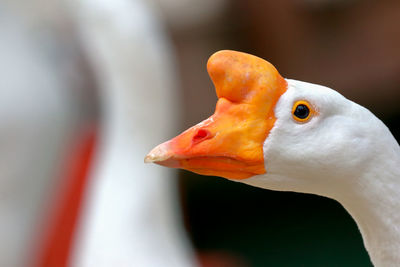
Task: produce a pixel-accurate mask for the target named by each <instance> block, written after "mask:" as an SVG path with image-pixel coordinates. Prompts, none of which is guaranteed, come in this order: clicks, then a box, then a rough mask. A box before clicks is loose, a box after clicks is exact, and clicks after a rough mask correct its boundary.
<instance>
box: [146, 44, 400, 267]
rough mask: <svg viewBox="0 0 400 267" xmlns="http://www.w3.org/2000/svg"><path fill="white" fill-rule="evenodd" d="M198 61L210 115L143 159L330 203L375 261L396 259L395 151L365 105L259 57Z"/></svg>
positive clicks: (399, 245) (231, 54)
mask: <svg viewBox="0 0 400 267" xmlns="http://www.w3.org/2000/svg"><path fill="white" fill-rule="evenodd" d="M207 69H208V72H209V75H210V77H211V79H212V80H213V83H214V85H215V88H216V92H217V96H218V102H217V105H216V110H215V113H214V114H213V115H212V116H211V117H210V118H208V119H207V120H205V121H203V122H201V123H199V124H197V125H195V126H193V127H192V128H190V129H188V130H186V131H185V132H183V133H182V134H180V135H179V136H177V137H175V138H173V139H171V140H170V141H167V142H165V143H163V144H161V145H159V146H157V147H156V148H154V149H153V150H152V151H151V152H150V153H149V154H148V155H147V156H146V158H145V162H154V163H157V164H160V165H163V166H167V167H173V168H182V169H186V170H190V171H193V172H196V173H199V174H204V175H214V176H221V177H225V178H227V179H231V180H233V181H240V182H243V183H246V184H249V185H253V186H256V187H261V188H266V189H272V190H281V191H296V192H304V193H312V194H317V195H322V196H326V197H329V198H332V199H335V200H337V201H339V202H340V203H341V204H342V205H343V206H344V207H345V208H346V210H347V211H348V212H349V213H350V214H351V215H352V216H353V218H354V219H355V221H356V223H357V225H358V227H359V229H360V231H361V234H362V236H363V240H364V244H365V247H366V249H367V250H368V252H369V255H370V257H371V260H372V262H373V264H374V265H375V266H398V265H399V264H400V253H399V251H400V215H399V213H398V212H397V211H398V209H399V208H400V168H399V166H400V149H399V145H398V143H397V142H396V140H395V139H394V137H393V136H392V134H391V133H390V131H389V130H388V128H387V127H386V126H385V125H384V124H383V123H382V122H381V121H380V120H379V119H377V118H376V117H375V116H374V115H373V114H372V113H371V112H370V111H368V110H367V109H365V108H364V107H362V106H360V105H358V104H356V103H354V102H352V101H350V100H348V99H346V98H345V97H343V96H342V95H340V94H339V93H337V92H336V91H334V90H332V89H330V88H327V87H324V86H321V85H316V84H311V83H306V82H301V81H296V80H290V79H284V78H282V77H281V76H280V74H279V73H278V72H277V70H276V69H275V68H274V67H273V66H272V65H271V64H270V63H268V62H267V61H265V60H263V59H260V58H258V57H255V56H252V55H249V54H245V53H240V52H235V51H220V52H217V53H215V54H214V55H213V56H211V58H210V59H209V61H208V64H207Z"/></svg>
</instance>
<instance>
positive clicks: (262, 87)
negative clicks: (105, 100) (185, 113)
mask: <svg viewBox="0 0 400 267" xmlns="http://www.w3.org/2000/svg"><path fill="white" fill-rule="evenodd" d="M207 70H208V73H209V75H210V77H211V79H212V81H213V83H214V85H215V88H216V92H217V96H218V102H217V106H216V109H215V113H214V114H213V115H212V116H211V117H210V118H208V119H207V120H205V121H203V122H201V123H199V124H197V125H195V126H193V127H191V128H190V129H188V130H186V131H185V132H183V133H182V134H180V135H178V136H177V137H175V138H173V139H171V140H170V141H167V142H165V143H163V144H161V145H158V146H157V147H155V148H154V149H153V150H152V151H150V153H149V154H148V155H147V156H146V158H145V162H147V163H148V162H154V163H157V164H160V165H162V166H166V167H171V168H181V169H185V170H189V171H192V172H195V173H199V174H203V175H213V176H221V177H225V178H228V179H245V178H249V177H252V176H254V175H258V174H263V173H265V172H266V170H265V167H264V155H263V144H264V141H265V139H266V138H267V137H268V134H269V132H270V130H271V129H272V127H273V126H274V123H275V120H276V118H275V115H274V107H275V105H276V103H277V102H278V100H279V98H280V96H281V95H282V94H283V93H284V92H285V91H286V88H287V83H286V81H285V79H283V78H282V77H281V76H280V75H279V73H278V71H277V70H276V69H275V68H274V66H272V65H271V64H270V63H268V62H267V61H265V60H263V59H261V58H258V57H255V56H252V55H249V54H245V53H241V52H235V51H228V50H226V51H219V52H217V53H215V54H214V55H212V56H211V57H210V59H209V60H208V63H207Z"/></svg>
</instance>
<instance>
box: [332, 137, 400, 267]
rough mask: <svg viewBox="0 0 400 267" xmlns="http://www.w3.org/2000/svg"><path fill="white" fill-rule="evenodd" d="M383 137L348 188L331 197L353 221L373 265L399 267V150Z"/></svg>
mask: <svg viewBox="0 0 400 267" xmlns="http://www.w3.org/2000/svg"><path fill="white" fill-rule="evenodd" d="M384 139H386V138H384ZM386 140H388V142H387V143H386V144H383V145H381V146H380V148H379V150H380V151H371V152H372V153H377V154H376V155H374V157H373V159H372V162H373V164H369V167H368V168H367V169H365V170H363V174H362V175H360V177H358V179H353V180H355V181H356V182H355V183H354V184H353V186H351V187H350V190H348V191H347V192H342V194H340V195H338V196H337V197H334V198H335V199H337V200H338V201H339V202H340V203H342V205H343V206H344V207H345V208H346V210H347V211H348V212H349V213H350V214H351V215H352V216H353V218H354V220H355V221H356V223H357V225H358V227H359V229H360V231H361V234H362V236H363V240H364V244H365V247H366V249H367V251H368V253H369V255H370V257H371V261H372V262H373V264H374V265H375V266H399V264H400V213H399V212H398V211H399V210H400V149H399V145H398V144H397V142H396V141H395V140H394V138H393V137H392V136H391V135H390V138H387V139H386ZM372 150H373V149H372ZM358 171H360V170H358Z"/></svg>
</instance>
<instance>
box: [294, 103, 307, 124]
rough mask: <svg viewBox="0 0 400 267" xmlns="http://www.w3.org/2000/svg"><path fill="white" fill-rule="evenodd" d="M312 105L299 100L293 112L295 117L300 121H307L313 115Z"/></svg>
mask: <svg viewBox="0 0 400 267" xmlns="http://www.w3.org/2000/svg"><path fill="white" fill-rule="evenodd" d="M311 113H312V112H311V107H310V104H309V103H308V102H306V101H297V102H296V103H295V104H294V105H293V109H292V114H293V118H294V119H295V120H296V121H299V122H306V121H308V120H309V119H310V117H311Z"/></svg>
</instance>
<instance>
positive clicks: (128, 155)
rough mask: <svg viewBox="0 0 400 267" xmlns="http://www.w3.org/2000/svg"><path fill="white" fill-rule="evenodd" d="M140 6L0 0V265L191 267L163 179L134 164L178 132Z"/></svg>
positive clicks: (164, 47)
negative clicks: (164, 139) (175, 130)
mask: <svg viewBox="0 0 400 267" xmlns="http://www.w3.org/2000/svg"><path fill="white" fill-rule="evenodd" d="M189 2H194V1H189ZM217 2H218V3H219V2H222V1H216V3H217ZM160 3H161V6H163V7H166V6H168V1H160ZM151 4H152V3H148V2H147V1H141V0H131V1H126V0H118V1H90V0H85V1H75V2H52V1H31V2H29V3H26V2H24V1H8V0H2V1H0V14H1V18H2V23H1V24H0V36H1V38H2V41H1V42H0V58H1V60H0V70H1V73H2V74H3V75H2V79H1V82H0V119H1V125H0V146H1V150H0V162H1V163H0V188H1V189H0V190H1V201H0V216H1V218H2V219H1V220H0V237H1V238H2V240H7V242H2V244H1V247H0V265H1V266H32V265H38V266H55V265H56V266H110V265H117V266H192V265H196V260H195V258H194V255H193V252H192V249H191V246H190V244H189V242H188V240H187V237H186V236H185V233H184V232H183V231H182V229H183V226H182V221H181V215H180V211H179V208H178V205H177V188H176V181H175V180H174V179H171V176H172V175H173V173H171V172H170V171H169V170H165V169H162V168H157V169H155V168H151V167H149V166H145V165H144V164H143V161H142V155H143V154H144V153H145V152H146V151H147V149H148V148H149V147H151V146H152V145H154V144H156V143H157V142H158V140H160V139H162V138H164V137H165V136H166V135H167V136H168V135H172V132H173V129H174V128H175V127H177V122H178V118H177V110H174V109H171V107H176V106H178V104H179V99H178V98H177V95H176V92H175V91H176V89H177V82H176V73H175V72H174V68H175V66H174V63H173V61H174V60H173V52H172V49H171V47H170V42H169V40H168V38H167V37H166V34H165V32H164V29H163V26H162V22H161V21H160V18H159V17H158V15H159V14H160V13H158V12H157V9H156V8H155V6H153V5H151ZM183 4H185V5H186V6H187V7H190V8H191V9H190V10H198V8H199V5H197V6H195V5H190V3H189V4H188V1H185V2H183ZM208 5H209V3H208V2H207V3H205V4H204V5H203V7H206V6H208ZM218 6H221V4H218ZM200 7H201V5H200ZM165 10H166V9H165V8H164V11H165ZM169 10H170V9H169ZM178 13H179V12H178ZM180 13H181V14H186V15H187V14H188V13H182V12H180ZM203 13H204V12H203ZM171 14H172V15H171ZM177 15H179V14H176V12H174V11H173V10H172V11H171V10H170V11H169V12H168V10H167V12H166V13H165V16H167V17H164V19H166V20H171V19H173V20H174V21H175V22H174V21H173V22H172V23H171V24H175V23H176V21H177V20H176V16H177ZM168 16H169V18H168ZM191 17H192V20H193V23H197V22H198V21H199V20H201V18H202V17H201V15H196V16H191ZM206 18H207V16H205V17H204V19H206ZM187 23H190V20H185V21H183V23H182V24H187ZM178 24H179V23H178ZM96 88H97V89H98V91H97V89H96ZM98 99H99V100H98ZM150 107H151V108H150ZM98 110H100V111H101V112H100V114H99V113H98ZM98 116H100V119H99V118H98ZM96 124H99V125H96ZM154 129H157V131H154Z"/></svg>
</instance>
